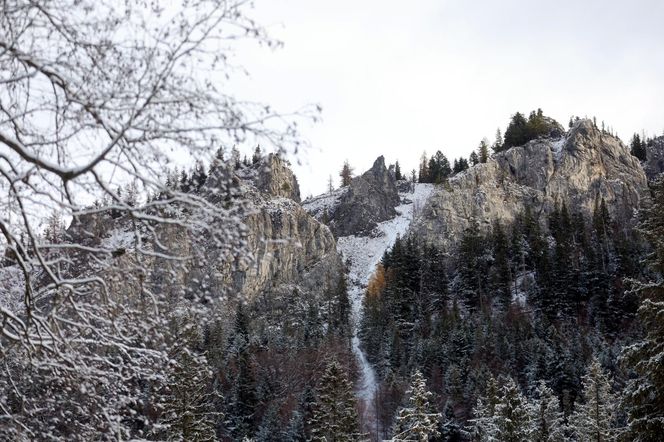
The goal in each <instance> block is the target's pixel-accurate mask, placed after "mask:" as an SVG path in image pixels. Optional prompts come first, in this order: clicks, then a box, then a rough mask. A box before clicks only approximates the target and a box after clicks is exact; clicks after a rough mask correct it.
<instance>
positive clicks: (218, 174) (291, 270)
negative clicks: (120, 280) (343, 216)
mask: <svg viewBox="0 0 664 442" xmlns="http://www.w3.org/2000/svg"><path fill="white" fill-rule="evenodd" d="M299 195H300V191H299V186H298V184H297V180H296V179H295V175H294V174H293V173H292V171H291V170H290V168H289V167H288V164H287V163H286V162H285V161H284V160H282V159H281V158H279V157H278V156H276V155H269V156H267V157H265V158H263V159H262V161H260V162H258V163H256V164H254V165H252V166H246V167H241V168H240V169H238V170H230V169H228V168H227V167H224V166H223V165H218V166H216V167H214V168H213V170H212V172H211V173H210V176H209V177H208V178H207V181H206V182H205V184H204V185H203V186H202V188H201V189H199V190H197V191H196V194H195V195H194V196H195V197H197V198H198V197H203V198H204V199H206V200H207V201H209V202H211V203H212V204H214V205H215V206H217V207H220V208H223V213H224V215H223V217H220V218H219V219H217V220H216V221H215V220H213V221H211V222H214V223H215V231H218V232H219V236H218V237H215V238H208V237H206V236H205V234H203V235H196V234H194V233H192V232H191V231H189V230H188V229H186V228H184V227H183V226H180V225H178V224H164V225H160V226H159V227H158V228H157V229H156V230H155V234H156V235H157V237H158V238H159V241H158V243H159V244H161V245H162V247H163V249H159V247H158V246H157V245H153V247H154V248H155V249H157V251H159V252H162V253H167V254H176V255H178V256H190V257H193V259H191V260H188V261H185V262H182V263H179V262H177V261H172V260H163V259H149V258H148V259H147V260H145V263H144V264H143V265H144V267H147V268H149V269H150V270H149V272H148V273H149V274H150V277H151V281H152V283H153V284H155V285H156V286H157V287H158V290H159V291H161V292H164V293H170V292H171V291H174V290H183V289H184V290H185V292H191V293H196V294H198V295H200V294H201V293H203V294H207V295H208V296H210V297H212V298H215V297H218V296H219V295H222V294H223V295H228V296H238V295H239V296H243V297H244V298H245V299H247V300H252V299H255V297H256V296H257V295H258V294H260V293H264V292H272V293H283V292H286V291H288V292H291V293H292V291H293V290H294V289H295V288H296V289H297V290H298V292H300V293H302V294H307V293H312V294H314V295H316V294H320V293H321V292H322V290H323V289H324V287H325V285H326V283H327V282H328V281H330V280H336V278H338V276H339V275H341V274H342V271H343V270H342V262H341V258H340V256H339V255H338V253H337V250H336V241H335V239H334V236H333V235H332V233H331V231H330V229H329V228H328V227H327V226H325V225H324V224H322V223H320V222H319V221H317V220H316V219H314V218H313V217H312V216H310V215H309V214H308V213H307V212H306V211H305V210H304V209H303V208H302V207H301V206H300V204H299ZM217 223H218V224H217ZM204 231H205V229H204ZM68 232H69V235H70V236H71V237H72V238H75V241H76V242H77V243H80V244H83V245H87V246H97V245H99V244H103V245H104V246H105V247H107V248H108V249H110V250H114V251H113V252H112V253H113V256H112V257H111V256H109V258H112V259H114V260H115V262H116V263H118V262H120V261H122V260H124V259H126V257H125V256H126V255H131V253H130V251H131V249H132V247H134V240H133V238H134V230H133V227H132V223H131V220H130V219H129V217H128V216H126V215H121V216H119V217H118V218H116V219H114V218H112V217H111V216H108V214H105V215H104V216H99V215H85V216H80V217H77V219H76V220H75V222H74V223H72V226H71V227H70V228H69V230H68ZM205 232H208V231H205ZM224 232H226V233H224ZM122 238H124V239H123V240H122V241H119V240H118V239H122ZM125 239H126V240H125ZM115 243H117V244H115ZM240 249H242V250H243V251H244V252H245V253H242V254H241V255H238V254H237V253H236V252H234V251H237V250H240ZM115 250H117V251H119V252H118V253H117V254H116V253H115ZM246 252H248V253H246ZM109 255H110V254H109ZM115 255H117V256H115Z"/></svg>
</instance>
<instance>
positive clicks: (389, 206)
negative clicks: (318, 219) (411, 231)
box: [305, 156, 399, 238]
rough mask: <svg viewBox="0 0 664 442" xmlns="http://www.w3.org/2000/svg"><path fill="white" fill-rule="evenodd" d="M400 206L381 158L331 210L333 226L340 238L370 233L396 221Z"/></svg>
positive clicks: (352, 184)
mask: <svg viewBox="0 0 664 442" xmlns="http://www.w3.org/2000/svg"><path fill="white" fill-rule="evenodd" d="M398 205H399V192H398V191H397V188H396V185H395V181H394V176H393V174H390V173H389V171H388V170H387V168H386V167H385V158H383V157H382V156H380V157H378V158H377V159H376V161H375V162H374V164H373V166H372V167H371V169H369V170H368V171H366V172H365V173H364V174H362V175H361V176H358V177H355V178H353V180H352V181H351V183H350V185H349V186H348V190H346V191H345V192H344V193H342V194H341V195H340V198H339V200H338V203H337V204H335V205H334V206H333V207H330V208H329V209H328V210H329V211H328V213H327V216H329V226H330V229H331V230H332V232H333V233H334V235H335V236H336V237H337V238H338V237H340V236H348V235H357V234H361V233H369V232H370V231H371V230H373V229H374V227H376V224H377V223H379V222H381V221H385V220H388V219H391V218H393V217H394V216H395V215H396V210H395V209H394V208H395V207H396V206H398ZM305 207H306V204H305Z"/></svg>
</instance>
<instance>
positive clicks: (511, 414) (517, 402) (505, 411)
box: [495, 378, 531, 442]
mask: <svg viewBox="0 0 664 442" xmlns="http://www.w3.org/2000/svg"><path fill="white" fill-rule="evenodd" d="M500 392H501V397H500V401H499V402H498V405H497V406H496V413H495V427H496V433H495V436H496V439H497V440H499V441H503V442H522V441H525V440H529V429H530V426H531V424H530V414H529V413H528V403H527V401H526V398H525V397H524V396H523V395H522V394H521V391H519V386H518V385H516V383H515V382H514V380H513V379H512V378H509V379H508V380H507V381H506V382H505V384H504V385H503V387H502V388H501V390H500Z"/></svg>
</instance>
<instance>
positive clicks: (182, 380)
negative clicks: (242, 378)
mask: <svg viewBox="0 0 664 442" xmlns="http://www.w3.org/2000/svg"><path fill="white" fill-rule="evenodd" d="M199 340H200V337H199V336H198V333H197V331H196V330H195V329H194V328H193V327H192V326H187V327H186V328H185V331H184V333H183V335H182V337H181V339H180V341H179V342H176V343H175V345H174V346H173V348H172V353H173V356H172V358H173V367H172V370H171V373H170V378H169V381H168V386H167V391H166V394H165V396H164V399H163V402H164V410H163V418H162V423H163V425H164V426H165V427H166V428H168V430H167V432H166V433H167V439H168V440H183V441H195V442H202V441H214V440H217V438H216V430H215V426H216V422H217V421H218V420H221V419H222V418H223V415H222V414H221V413H217V412H215V410H214V405H213V404H214V401H215V399H217V396H218V395H217V394H216V393H215V390H214V387H213V386H212V382H211V381H212V376H211V373H210V370H209V368H208V367H207V361H206V359H205V357H204V356H202V355H198V354H196V353H195V352H194V351H193V350H191V348H190V347H191V346H194V345H195V344H196V343H197V341H199Z"/></svg>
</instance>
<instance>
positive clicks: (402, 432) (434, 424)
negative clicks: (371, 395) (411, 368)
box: [392, 370, 441, 442]
mask: <svg viewBox="0 0 664 442" xmlns="http://www.w3.org/2000/svg"><path fill="white" fill-rule="evenodd" d="M406 395H407V396H408V404H407V405H406V406H404V407H403V408H401V409H400V410H399V413H398V415H397V419H396V423H395V425H394V437H393V438H392V440H393V441H419V442H426V441H428V440H430V439H433V438H435V437H436V436H439V435H440V432H439V431H438V423H439V420H440V418H441V416H440V413H435V412H434V409H433V406H432V405H431V403H430V399H431V396H432V393H431V392H430V391H428V390H427V386H426V381H425V380H424V377H423V376H422V373H421V372H420V371H419V370H416V371H415V373H414V374H413V377H412V379H411V384H410V387H409V388H408V390H407V391H406Z"/></svg>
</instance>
